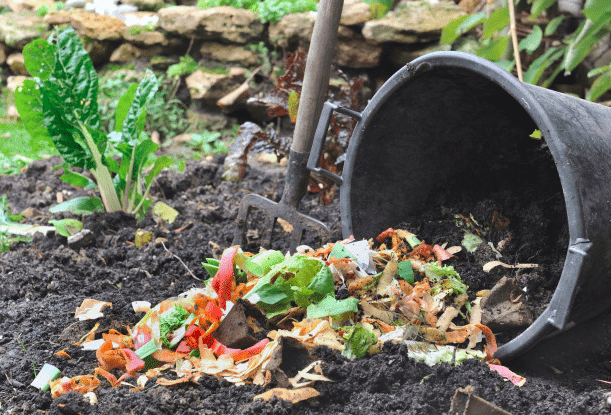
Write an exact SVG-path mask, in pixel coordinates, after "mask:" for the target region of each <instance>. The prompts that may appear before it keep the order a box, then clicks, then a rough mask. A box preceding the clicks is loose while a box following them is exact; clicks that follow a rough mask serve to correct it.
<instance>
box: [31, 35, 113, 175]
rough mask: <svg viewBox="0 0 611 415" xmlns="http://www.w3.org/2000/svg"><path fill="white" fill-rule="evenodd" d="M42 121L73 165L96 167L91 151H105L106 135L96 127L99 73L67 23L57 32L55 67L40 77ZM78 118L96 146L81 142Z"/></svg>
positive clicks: (98, 125) (98, 123) (87, 167)
mask: <svg viewBox="0 0 611 415" xmlns="http://www.w3.org/2000/svg"><path fill="white" fill-rule="evenodd" d="M38 86H39V87H40V91H41V94H42V104H43V114H44V125H45V127H47V130H48V131H49V135H50V136H51V139H52V140H53V142H54V143H55V147H57V150H58V151H59V153H60V154H61V156H62V157H63V158H64V160H65V161H66V162H67V163H69V164H70V165H72V166H77V167H82V168H86V169H92V168H95V167H96V165H95V161H94V158H93V155H92V151H97V152H99V153H100V154H104V150H105V146H106V137H105V135H104V134H102V133H101V132H100V131H98V130H99V127H100V117H99V114H98V101H97V94H98V75H97V73H96V71H95V69H94V67H93V63H92V62H91V59H90V58H89V55H88V54H87V51H85V48H84V47H83V45H82V43H81V41H80V39H79V37H78V35H77V34H76V32H75V31H74V29H72V28H71V27H68V28H66V29H64V30H62V31H61V32H59V34H58V36H57V43H56V45H55V67H54V68H53V71H52V72H51V74H49V76H48V78H47V79H46V80H42V79H40V80H39V81H38ZM79 122H80V123H82V124H83V125H84V126H85V128H87V130H89V132H90V134H91V136H92V138H93V141H94V143H95V146H96V147H97V149H90V148H89V147H88V146H87V145H86V144H85V142H84V137H83V135H82V134H83V133H82V131H81V130H79Z"/></svg>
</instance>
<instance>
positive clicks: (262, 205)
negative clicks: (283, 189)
mask: <svg viewBox="0 0 611 415" xmlns="http://www.w3.org/2000/svg"><path fill="white" fill-rule="evenodd" d="M253 209H257V210H258V211H260V212H262V213H263V215H265V219H264V231H263V234H262V236H261V246H262V247H264V248H270V247H271V242H272V233H273V229H274V226H275V225H276V222H277V221H278V219H283V220H284V221H286V222H288V223H289V224H290V225H291V226H292V227H293V229H292V230H291V231H290V232H289V233H290V244H289V250H290V252H291V253H293V252H295V250H296V248H297V247H298V246H299V245H300V244H301V241H302V239H303V237H304V236H305V234H306V233H310V232H311V233H312V234H315V235H317V236H319V237H320V238H321V242H324V241H326V240H328V239H329V238H330V236H331V231H330V230H329V228H328V227H327V226H326V225H325V224H324V223H322V222H321V221H319V220H317V219H314V218H312V217H311V216H308V215H304V214H303V213H300V212H298V211H297V210H296V209H295V208H294V207H292V206H289V205H287V204H284V203H282V201H280V202H279V203H276V202H274V201H272V200H269V199H267V198H265V197H263V196H260V195H257V194H249V195H246V196H244V198H243V199H242V203H241V204H240V209H239V211H238V217H237V220H236V230H235V233H234V239H233V244H234V245H242V246H244V244H245V243H246V242H247V238H246V232H247V231H248V229H247V227H248V217H249V216H250V215H251V214H252V213H253V212H252V211H253Z"/></svg>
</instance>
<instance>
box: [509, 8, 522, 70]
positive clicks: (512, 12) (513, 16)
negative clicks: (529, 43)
mask: <svg viewBox="0 0 611 415" xmlns="http://www.w3.org/2000/svg"><path fill="white" fill-rule="evenodd" d="M513 1H514V0H509V1H508V2H507V3H508V6H509V22H510V23H509V31H510V32H511V42H512V43H513V55H514V57H515V58H516V69H517V70H518V79H519V80H520V82H522V81H524V77H523V75H522V60H521V59H520V48H519V46H518V32H517V30H516V10H515V5H514V4H513Z"/></svg>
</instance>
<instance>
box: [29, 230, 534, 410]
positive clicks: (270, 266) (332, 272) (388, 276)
mask: <svg viewBox="0 0 611 415" xmlns="http://www.w3.org/2000/svg"><path fill="white" fill-rule="evenodd" d="M459 249H460V248H458V247H449V248H447V249H445V247H442V246H439V245H435V246H429V245H427V244H426V243H425V242H424V241H420V240H418V238H417V237H416V235H414V234H412V233H410V232H407V231H404V230H393V229H388V230H387V231H385V232H383V233H382V234H380V235H379V236H378V237H377V238H376V241H373V240H369V241H366V240H362V241H354V240H353V238H350V239H347V240H343V241H339V242H337V243H331V244H327V245H326V246H324V247H322V248H320V249H318V250H314V249H312V248H310V247H307V246H301V247H299V248H298V250H297V251H298V252H297V253H296V254H294V255H289V254H283V253H282V252H279V251H275V250H262V251H261V252H260V253H258V254H256V255H253V254H250V253H246V252H242V251H241V250H240V249H239V247H238V246H234V247H231V248H228V249H226V250H225V252H224V253H223V255H222V258H221V259H220V261H219V260H215V259H207V262H206V263H202V265H204V267H205V268H206V269H207V270H208V272H209V273H210V274H211V275H214V278H212V279H210V280H208V284H207V285H206V286H205V287H203V288H197V289H191V290H189V291H188V292H185V293H183V294H181V295H179V296H178V297H177V298H171V299H168V300H165V301H163V302H161V303H159V304H158V305H156V306H155V307H153V308H150V304H149V303H146V302H142V301H136V302H134V303H133V304H132V305H133V307H134V310H135V311H137V312H141V311H145V312H146V314H145V316H144V317H143V318H142V319H141V320H140V322H138V323H137V324H136V325H135V326H134V327H133V328H130V327H126V328H125V329H126V331H127V332H128V333H129V334H127V335H125V334H121V333H120V332H118V331H116V330H110V331H109V332H108V333H103V334H102V338H100V339H97V340H96V339H95V337H96V336H95V335H96V330H97V328H98V326H99V324H98V325H96V326H95V327H94V328H93V329H92V330H91V331H90V332H89V333H88V334H87V335H85V336H83V338H82V339H81V340H80V341H79V342H78V343H77V344H82V347H83V348H85V349H88V350H95V353H96V357H97V360H98V363H99V367H98V368H97V369H96V370H95V373H94V374H93V375H84V376H76V377H73V378H67V377H62V378H59V375H60V372H59V370H57V369H56V368H54V367H52V366H51V368H52V369H51V370H50V371H44V370H43V371H42V372H41V374H40V375H39V378H40V377H42V378H41V379H39V378H37V379H36V380H35V383H36V384H37V385H39V387H40V388H41V389H43V390H44V389H46V388H48V387H49V386H50V388H51V393H52V396H53V397H54V398H56V397H59V396H61V395H62V394H64V393H67V392H69V391H75V392H78V393H82V394H87V395H88V396H89V398H90V399H91V400H92V402H94V401H95V394H94V393H93V391H94V390H95V389H96V388H97V387H98V386H99V385H100V379H99V378H98V376H102V377H103V378H105V379H107V380H108V382H110V384H111V385H112V386H113V387H116V386H119V385H121V384H127V385H130V386H132V387H133V388H134V390H138V389H144V387H145V385H146V383H147V381H148V380H149V379H151V378H153V377H156V378H157V380H156V383H158V384H160V385H175V384H179V383H184V382H196V381H197V380H198V379H199V378H200V377H202V376H204V375H212V376H216V377H217V378H223V379H225V380H227V381H229V382H233V383H235V384H237V385H240V384H245V383H247V382H248V383H250V382H252V383H254V384H257V385H264V386H265V385H268V384H270V383H271V382H272V381H274V382H275V383H276V384H282V385H284V386H286V388H282V389H283V390H284V391H286V392H287V393H288V395H278V394H277V393H276V392H277V391H274V390H272V391H274V392H272V393H271V394H268V395H269V396H263V395H265V394H262V395H261V396H259V397H260V398H262V399H269V398H271V397H272V396H289V397H288V398H286V399H289V400H292V401H299V400H301V399H307V398H309V397H311V396H314V395H315V392H316V391H315V390H313V389H312V388H309V387H308V386H309V385H311V384H312V383H313V382H315V381H329V379H327V378H326V377H325V376H324V375H323V371H322V367H321V366H322V362H320V361H311V360H310V362H309V363H310V364H307V365H305V366H306V367H304V368H303V369H302V370H300V371H299V372H298V373H297V375H295V376H293V377H292V378H290V379H288V378H287V377H286V376H285V377H284V379H283V380H280V379H277V378H275V375H274V374H275V373H278V371H277V370H275V369H278V367H279V365H280V363H281V358H280V357H279V356H281V354H282V348H283V347H287V344H293V345H294V344H296V343H297V344H298V345H299V346H300V347H301V348H302V349H304V350H305V351H306V353H307V354H308V355H309V351H310V350H312V349H313V348H315V347H317V346H326V347H329V348H331V349H335V350H339V351H341V352H342V354H343V355H344V356H347V357H349V358H359V357H363V356H365V355H367V354H374V353H377V352H379V351H380V350H381V346H382V344H383V343H384V342H386V341H391V342H395V343H403V344H406V345H407V347H408V350H409V355H410V357H412V358H414V359H417V360H421V361H424V362H425V363H427V364H429V365H433V364H436V363H440V362H448V363H452V364H459V363H460V362H461V361H463V360H464V359H468V358H477V359H481V360H485V361H487V362H488V363H490V364H491V368H492V369H494V370H497V371H499V370H500V368H502V369H506V368H503V367H502V366H499V365H498V364H495V363H498V362H495V361H494V359H493V354H494V352H495V351H496V341H495V338H494V335H493V333H492V332H491V331H490V329H489V328H488V327H486V326H484V325H482V324H481V308H480V306H479V302H480V300H481V297H479V296H478V297H477V298H476V299H475V300H474V301H469V299H468V294H467V290H468V287H467V286H466V285H465V284H464V283H463V282H462V281H461V279H460V277H459V275H458V274H457V273H456V271H455V270H454V268H453V267H452V266H449V265H444V263H446V262H451V259H452V257H453V255H452V254H453V253H455V252H456V251H457V250H459ZM108 305H110V303H106V302H103V301H98V300H92V299H86V300H85V301H84V302H83V305H82V306H81V307H79V309H77V313H76V315H75V317H79V318H80V319H86V318H90V316H91V315H92V314H93V315H94V316H96V315H97V316H101V315H102V314H101V310H102V309H103V308H104V307H105V306H108ZM88 316H89V317H88ZM268 330H269V331H268ZM483 339H485V345H484V347H483V351H481V350H478V348H479V349H481V347H479V346H478V343H480V342H482V341H483ZM293 347H294V346H293ZM62 353H63V354H62ZM58 355H65V352H63V351H60V352H58ZM64 357H68V356H64ZM45 366H50V365H45ZM113 371H115V373H121V376H120V377H119V378H117V377H116V376H115V374H113V373H112V372H113ZM164 371H168V372H170V373H171V372H173V373H174V374H175V376H174V375H172V378H173V379H166V378H163V377H161V376H162V374H163V372H164ZM43 372H45V373H43ZM49 372H50V374H49ZM513 375H514V374H512V373H510V372H509V374H508V376H507V377H509V378H510V380H512V381H514V383H516V384H518V383H522V384H523V378H522V379H517V380H516V379H515V378H512V377H511V376H513ZM45 376H46V378H45ZM130 378H133V379H136V382H135V383H136V385H133V384H130V383H128V382H126V380H127V379H130ZM300 388H301V391H300V392H299V393H297V394H296V395H295V394H293V395H291V393H289V392H291V391H292V392H295V390H296V389H300ZM303 388H305V389H303ZM308 391H309V392H308ZM268 392H270V391H268ZM310 392H311V393H310ZM266 393H267V392H266ZM313 394H314V395H313ZM295 396H296V397H295Z"/></svg>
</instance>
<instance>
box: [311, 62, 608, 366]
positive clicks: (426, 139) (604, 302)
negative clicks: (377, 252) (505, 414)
mask: <svg viewBox="0 0 611 415" xmlns="http://www.w3.org/2000/svg"><path fill="white" fill-rule="evenodd" d="M334 111H336V112H340V113H343V114H346V115H349V116H352V117H354V118H356V119H357V120H358V122H357V125H356V127H355V130H354V133H353V135H352V137H351V140H350V144H349V147H348V152H347V156H346V161H345V164H344V169H343V173H342V176H341V177H339V176H337V175H334V174H332V173H330V172H328V171H324V170H321V169H320V168H318V167H317V166H316V164H317V162H318V160H319V158H320V152H321V148H322V145H323V142H324V139H325V135H326V132H327V129H328V126H329V121H330V119H331V116H332V115H333V112H334ZM535 129H538V130H540V131H541V133H542V136H543V142H541V141H539V142H538V143H535V144H533V143H534V142H535V141H536V140H533V138H531V137H530V135H531V134H532V133H533V131H534V130H535ZM542 143H544V144H543V146H542ZM533 145H535V146H540V147H545V146H547V147H548V148H549V151H547V149H545V152H544V153H545V154H547V156H548V157H547V159H546V158H545V155H542V156H541V158H540V159H539V160H536V159H532V158H530V159H528V160H524V159H523V157H522V155H523V154H524V152H525V151H528V149H529V148H530V147H532V146H533ZM544 153H541V154H544ZM550 153H551V156H549V154H550ZM308 167H309V168H310V170H312V171H314V172H317V173H319V174H323V175H325V176H327V177H330V178H332V179H333V180H334V181H335V182H336V183H337V184H338V185H340V192H341V193H340V195H341V198H340V203H341V216H342V227H343V228H342V232H343V234H344V236H345V237H347V236H349V235H354V236H355V237H357V238H358V237H372V236H375V235H377V233H379V232H380V231H382V230H384V229H386V228H388V227H390V226H395V225H397V224H399V223H401V222H402V221H403V220H404V219H405V218H407V217H414V216H417V215H420V214H421V213H422V212H423V210H424V209H426V208H427V206H431V205H432V204H435V203H439V200H441V199H443V198H449V199H451V198H452V197H454V198H460V197H462V196H463V195H467V194H470V195H473V197H475V198H477V197H482V198H484V197H486V195H487V194H488V193H492V192H502V191H503V187H504V186H506V185H507V183H510V182H511V183H513V184H515V183H516V182H517V183H524V193H523V194H521V192H518V193H517V194H516V195H515V197H518V198H519V197H526V195H530V196H528V197H532V195H533V194H537V193H538V192H541V194H544V193H545V192H550V191H551V192H555V191H556V190H555V188H554V186H556V187H557V194H558V197H559V198H560V200H562V198H563V199H564V203H565V206H566V218H564V217H563V218H562V220H566V223H564V226H565V227H568V234H569V240H568V247H567V254H566V259H565V262H564V268H563V269H562V273H561V275H560V277H559V282H558V285H557V287H556V289H555V291H554V294H553V297H552V299H551V301H550V303H549V305H548V306H547V308H546V309H545V311H543V312H542V313H541V314H540V315H539V317H538V318H537V319H536V320H535V321H534V323H533V324H532V325H530V326H529V327H528V328H527V329H526V330H525V331H523V332H522V333H521V334H519V335H518V336H517V337H515V338H513V339H512V340H510V341H509V342H507V343H505V344H504V345H502V346H501V347H499V350H498V352H497V355H496V356H497V357H498V358H499V359H511V358H513V357H516V356H518V355H519V354H522V353H523V352H525V351H526V350H527V349H529V348H531V347H532V346H534V345H535V344H536V343H538V342H539V341H541V340H542V339H543V338H545V337H546V336H549V335H552V334H554V333H558V332H560V331H563V330H566V329H568V328H570V327H572V326H573V325H575V324H576V323H579V322H582V321H584V320H586V319H588V318H590V317H593V316H595V315H597V314H600V313H601V312H602V311H604V310H606V309H608V308H609V307H611V300H610V299H609V297H610V296H611V275H610V274H611V202H610V200H611V109H610V108H607V107H604V106H602V105H598V104H594V103H590V102H587V101H584V100H581V99H578V98H574V97H571V96H568V95H564V94H560V93H557V92H554V91H550V90H547V89H543V88H540V87H536V86H533V85H529V84H525V83H521V82H519V81H518V80H517V79H516V78H514V77H513V76H512V75H511V74H509V73H508V72H506V71H505V70H503V69H502V68H500V67H498V66H496V65H494V64H492V63H490V62H488V61H486V60H484V59H481V58H478V57H475V56H472V55H469V54H465V53H460V52H437V53H431V54H429V55H426V56H423V57H421V58H418V59H416V60H414V61H413V62H411V63H409V64H407V65H406V66H405V67H403V68H402V69H401V70H399V71H398V72H397V73H395V74H394V75H393V76H392V77H391V78H390V79H389V80H388V81H387V82H386V83H385V84H384V85H383V86H382V88H381V89H380V90H379V91H378V92H377V93H376V94H375V96H374V97H373V98H372V99H371V101H370V102H369V104H368V105H367V107H366V108H365V109H364V110H363V111H362V112H360V113H359V112H355V111H352V110H348V109H345V108H340V107H337V106H334V105H332V104H330V103H326V104H325V106H324V108H323V112H322V115H321V119H320V122H319V125H318V128H317V131H316V136H315V141H314V147H313V150H312V153H311V155H310V160H309V163H308ZM514 188H515V186H514Z"/></svg>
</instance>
